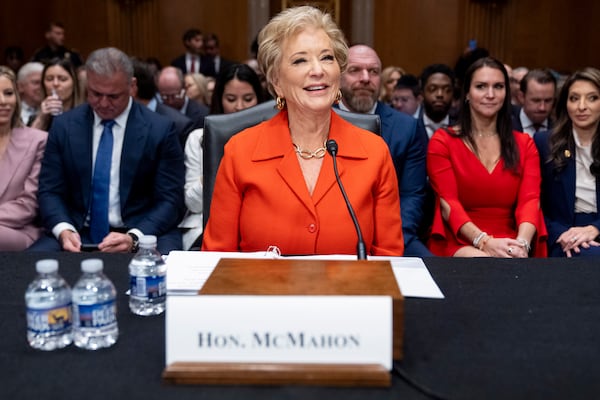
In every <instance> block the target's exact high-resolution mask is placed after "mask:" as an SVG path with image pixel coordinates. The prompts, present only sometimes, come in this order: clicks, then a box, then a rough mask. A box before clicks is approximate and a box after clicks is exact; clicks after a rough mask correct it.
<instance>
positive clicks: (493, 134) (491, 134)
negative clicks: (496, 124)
mask: <svg viewBox="0 0 600 400" xmlns="http://www.w3.org/2000/svg"><path fill="white" fill-rule="evenodd" d="M497 134H498V133H496V132H490V133H476V135H477V136H479V137H492V136H496V135H497Z"/></svg>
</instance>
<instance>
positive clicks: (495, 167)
mask: <svg viewBox="0 0 600 400" xmlns="http://www.w3.org/2000/svg"><path fill="white" fill-rule="evenodd" d="M462 96H463V98H462V100H463V102H462V103H463V110H462V112H461V116H460V120H459V124H458V126H456V127H454V128H449V129H439V130H437V131H436V132H435V134H434V135H433V137H432V138H431V141H430V142H429V147H428V155H427V171H428V173H429V178H430V181H431V185H432V187H433V189H434V191H435V192H436V209H435V215H434V221H433V227H432V234H431V239H430V242H429V248H430V250H431V251H432V252H433V253H434V254H436V255H439V256H455V257H478V256H479V257H490V256H491V257H521V258H523V257H528V256H537V257H543V256H546V245H545V239H546V237H547V234H546V227H545V225H544V220H543V217H542V213H541V211H540V182H541V175H540V166H539V156H538V152H537V149H536V147H535V144H534V142H533V140H532V139H531V137H529V135H527V134H524V133H521V132H513V131H512V125H511V117H510V115H511V114H510V107H511V104H510V88H509V80H508V75H507V73H506V70H505V69H504V66H503V65H502V63H500V62H499V61H498V60H495V59H493V58H489V57H488V58H482V59H480V60H478V61H476V62H475V63H474V64H473V65H472V66H471V67H470V68H469V69H468V71H467V73H466V76H465V80H464V83H463V95H462Z"/></svg>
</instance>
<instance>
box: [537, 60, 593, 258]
mask: <svg viewBox="0 0 600 400" xmlns="http://www.w3.org/2000/svg"><path fill="white" fill-rule="evenodd" d="M556 117H557V118H556V120H557V122H556V125H555V127H554V129H553V130H552V131H547V132H540V133H536V135H535V137H534V139H535V143H536V145H537V147H538V151H539V153H540V160H541V167H542V168H541V169H542V192H541V201H542V210H543V212H544V217H545V219H546V226H547V229H548V253H549V255H550V256H554V257H561V256H566V257H572V256H587V255H600V247H599V246H600V214H599V212H600V210H599V207H598V205H599V201H600V179H599V178H600V70H598V69H596V68H585V69H582V70H580V71H577V72H575V73H574V74H573V75H571V76H570V77H569V78H568V79H567V80H566V81H565V83H564V85H563V87H562V89H561V91H560V94H559V96H558V101H557V104H556Z"/></svg>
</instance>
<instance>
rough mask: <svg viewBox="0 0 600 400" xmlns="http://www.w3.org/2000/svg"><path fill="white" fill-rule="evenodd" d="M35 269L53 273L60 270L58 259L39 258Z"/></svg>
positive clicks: (43, 272)
mask: <svg viewBox="0 0 600 400" xmlns="http://www.w3.org/2000/svg"><path fill="white" fill-rule="evenodd" d="M35 270H36V271H37V272H38V273H39V274H51V273H53V272H56V271H58V261H57V260H52V259H47V260H39V261H38V262H36V263H35Z"/></svg>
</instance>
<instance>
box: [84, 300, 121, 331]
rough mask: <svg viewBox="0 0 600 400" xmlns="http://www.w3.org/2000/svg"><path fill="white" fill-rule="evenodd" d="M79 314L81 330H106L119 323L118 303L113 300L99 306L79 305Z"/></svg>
mask: <svg viewBox="0 0 600 400" xmlns="http://www.w3.org/2000/svg"><path fill="white" fill-rule="evenodd" d="M77 314H78V317H77V318H78V322H79V326H80V327H81V328H104V327H106V326H109V325H112V324H114V323H116V322H117V303H116V302H115V300H114V299H112V300H108V301H106V302H104V303H98V304H79V305H78V306H77Z"/></svg>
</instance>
